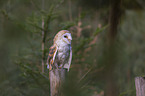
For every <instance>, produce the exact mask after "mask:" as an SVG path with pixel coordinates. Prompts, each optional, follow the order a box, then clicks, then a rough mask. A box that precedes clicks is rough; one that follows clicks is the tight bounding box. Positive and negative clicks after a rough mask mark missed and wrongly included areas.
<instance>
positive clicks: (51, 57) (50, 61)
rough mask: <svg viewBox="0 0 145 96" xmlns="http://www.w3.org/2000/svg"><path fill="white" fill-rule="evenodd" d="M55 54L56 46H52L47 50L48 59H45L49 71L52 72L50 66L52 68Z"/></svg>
mask: <svg viewBox="0 0 145 96" xmlns="http://www.w3.org/2000/svg"><path fill="white" fill-rule="evenodd" d="M56 53H57V48H56V46H54V45H53V46H51V47H50V48H49V55H48V59H47V64H49V70H52V66H53V63H54V60H55V56H56Z"/></svg>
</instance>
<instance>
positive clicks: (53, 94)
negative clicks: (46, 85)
mask: <svg viewBox="0 0 145 96" xmlns="http://www.w3.org/2000/svg"><path fill="white" fill-rule="evenodd" d="M66 71H67V69H63V68H62V69H53V70H51V71H50V72H49V77H50V96H63V95H62V94H63V93H62V91H61V89H62V85H63V83H64V81H65V74H66Z"/></svg>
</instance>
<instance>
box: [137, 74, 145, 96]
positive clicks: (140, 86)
mask: <svg viewBox="0 0 145 96" xmlns="http://www.w3.org/2000/svg"><path fill="white" fill-rule="evenodd" d="M135 86H136V96H145V77H136V78H135Z"/></svg>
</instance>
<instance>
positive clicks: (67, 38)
mask: <svg viewBox="0 0 145 96" xmlns="http://www.w3.org/2000/svg"><path fill="white" fill-rule="evenodd" d="M62 39H63V41H64V42H65V43H67V44H71V40H72V37H71V33H65V34H63V35H62Z"/></svg>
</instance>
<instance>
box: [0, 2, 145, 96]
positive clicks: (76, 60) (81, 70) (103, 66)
mask: <svg viewBox="0 0 145 96" xmlns="http://www.w3.org/2000/svg"><path fill="white" fill-rule="evenodd" d="M119 1H121V2H120V3H119V5H120V7H119V8H120V11H119V14H121V16H120V17H118V20H119V24H116V25H117V31H116V35H115V39H113V40H114V41H109V40H111V38H112V37H113V34H112V37H109V29H110V28H111V27H110V26H111V25H110V24H111V23H113V22H111V21H110V19H111V16H112V15H111V14H112V13H111V12H110V10H111V8H113V4H114V2H115V0H110V1H108V0H1V1H0V96H49V93H50V92H49V74H48V72H49V71H48V70H47V69H46V63H45V66H44V73H42V70H41V69H42V65H41V60H42V54H43V55H44V57H45V58H44V61H45V62H46V59H47V56H48V52H49V47H50V46H51V45H52V44H53V37H54V36H55V34H56V33H57V32H58V31H59V30H62V29H66V30H70V31H71V32H72V37H73V41H72V49H73V59H72V66H71V69H70V72H69V73H68V76H67V78H68V79H67V81H66V85H65V87H64V94H65V96H135V95H136V91H135V83H134V78H135V77H136V76H143V75H145V55H144V53H145V30H144V27H145V6H144V5H145V1H144V0H119ZM112 10H115V8H114V9H112ZM116 10H117V9H116ZM115 14H118V12H116V13H115ZM115 16H116V15H115ZM42 20H44V28H42ZM114 20H115V19H114ZM114 27H115V26H114ZM42 31H44V32H45V33H46V34H45V36H46V38H45V49H44V51H42V50H41V44H42ZM110 32H111V31H110ZM108 37H109V38H108ZM108 42H115V43H109V44H110V45H111V47H108ZM112 86H114V87H112ZM114 88H115V89H114ZM108 90H111V92H113V93H107V91H108ZM114 91H115V92H114ZM116 94H117V95H116Z"/></svg>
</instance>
